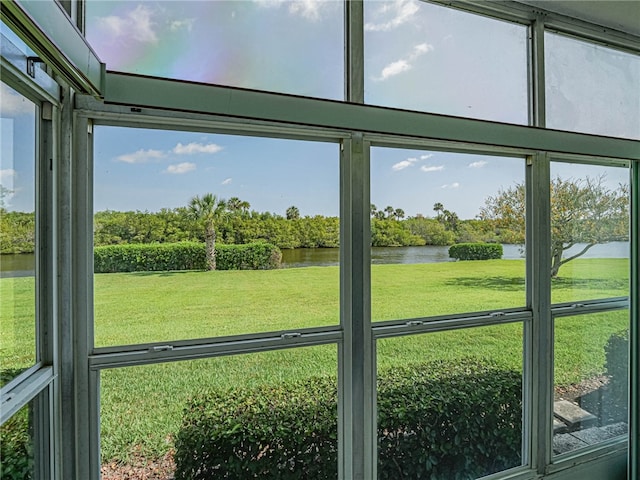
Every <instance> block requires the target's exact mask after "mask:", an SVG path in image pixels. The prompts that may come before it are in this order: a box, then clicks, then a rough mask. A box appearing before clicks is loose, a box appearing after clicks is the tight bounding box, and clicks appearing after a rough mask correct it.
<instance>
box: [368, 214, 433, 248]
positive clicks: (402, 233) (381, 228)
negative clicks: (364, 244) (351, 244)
mask: <svg viewBox="0 0 640 480" xmlns="http://www.w3.org/2000/svg"><path fill="white" fill-rule="evenodd" d="M424 244H425V240H424V239H423V238H421V237H420V236H418V235H415V234H413V233H411V231H410V230H409V228H407V226H406V225H405V223H404V222H400V221H399V220H393V219H391V218H389V219H378V218H372V219H371V246H373V247H400V246H410V245H424Z"/></svg>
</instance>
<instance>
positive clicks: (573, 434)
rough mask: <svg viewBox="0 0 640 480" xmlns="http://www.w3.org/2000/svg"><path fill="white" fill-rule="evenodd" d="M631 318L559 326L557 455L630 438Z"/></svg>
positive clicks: (603, 317) (588, 318)
mask: <svg viewBox="0 0 640 480" xmlns="http://www.w3.org/2000/svg"><path fill="white" fill-rule="evenodd" d="M628 339H629V312H628V311H627V310H623V311H613V312H606V313H597V314H588V315H576V316H574V317H565V318H557V319H556V320H555V346H554V348H555V352H554V358H555V361H554V375H555V399H554V400H555V401H554V419H553V420H554V423H553V427H554V428H553V431H554V435H553V450H554V453H555V454H561V453H566V452H570V451H573V450H577V449H579V448H584V447H588V446H590V445H594V444H597V443H601V442H603V441H605V440H608V439H610V438H613V437H616V436H619V435H624V434H626V433H627V423H626V422H627V392H628V387H627V382H628V375H629V374H628V369H627V365H628V354H627V350H628V344H629V341H628Z"/></svg>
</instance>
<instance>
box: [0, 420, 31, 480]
mask: <svg viewBox="0 0 640 480" xmlns="http://www.w3.org/2000/svg"><path fill="white" fill-rule="evenodd" d="M29 413H30V412H29V408H28V407H23V408H22V409H21V410H19V411H18V412H17V413H15V414H14V415H13V416H12V417H11V418H10V419H9V420H7V421H6V422H5V423H4V424H3V425H2V427H0V459H1V461H0V478H2V479H3V480H29V479H31V478H33V466H34V465H33V428H32V425H31V421H30V414H29Z"/></svg>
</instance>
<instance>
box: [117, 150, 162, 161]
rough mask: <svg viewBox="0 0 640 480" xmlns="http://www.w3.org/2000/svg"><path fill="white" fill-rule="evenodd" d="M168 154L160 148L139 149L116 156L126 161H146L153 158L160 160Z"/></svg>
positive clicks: (119, 159)
mask: <svg viewBox="0 0 640 480" xmlns="http://www.w3.org/2000/svg"><path fill="white" fill-rule="evenodd" d="M166 156H167V155H166V154H165V153H164V152H162V151H160V150H138V151H137V152H134V153H125V154H124V155H120V156H119V157H116V160H118V161H119V162H124V163H145V162H148V161H151V160H159V159H161V158H164V157H166Z"/></svg>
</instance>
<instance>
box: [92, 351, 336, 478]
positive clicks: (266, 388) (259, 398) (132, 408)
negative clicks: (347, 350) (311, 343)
mask: <svg viewBox="0 0 640 480" xmlns="http://www.w3.org/2000/svg"><path fill="white" fill-rule="evenodd" d="M336 376H337V353H336V347H335V346H333V345H328V346H318V347H306V348H296V349H287V350H278V351H272V352H264V353H255V354H246V355H236V356H228V357H219V358H212V359H206V360H193V361H181V362H174V363H166V364H159V365H151V366H140V367H126V368H119V369H113V370H105V371H103V372H102V373H101V377H100V379H101V449H102V452H101V455H102V479H103V480H116V479H122V478H162V479H164V478H167V479H168V478H174V477H173V476H174V475H175V476H176V478H269V479H271V478H284V477H283V476H286V475H291V474H293V473H291V472H295V473H296V474H298V473H299V474H300V477H299V478H310V479H335V478H337V471H338V445H337V431H338V427H337V422H338V420H337V380H336ZM123 419H126V421H123ZM126 475H129V476H128V477H127V476H126ZM153 475H156V476H153ZM287 478H289V477H287Z"/></svg>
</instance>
